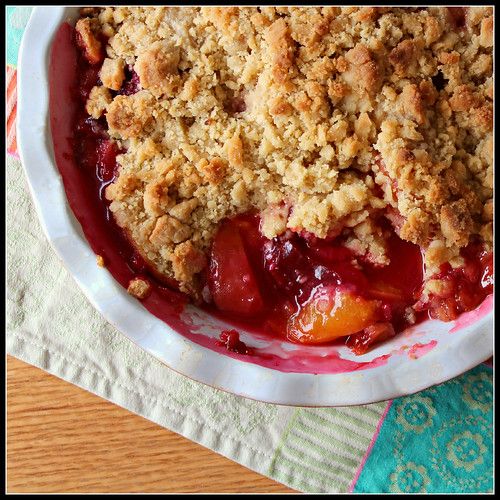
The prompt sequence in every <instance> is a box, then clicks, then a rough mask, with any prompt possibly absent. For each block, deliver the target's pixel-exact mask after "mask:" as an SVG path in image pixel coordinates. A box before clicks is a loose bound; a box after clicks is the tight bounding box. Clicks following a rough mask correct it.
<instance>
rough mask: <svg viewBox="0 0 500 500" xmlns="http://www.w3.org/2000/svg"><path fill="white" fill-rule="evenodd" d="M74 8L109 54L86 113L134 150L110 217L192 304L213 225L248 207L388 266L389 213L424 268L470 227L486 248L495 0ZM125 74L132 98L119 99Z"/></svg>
mask: <svg viewBox="0 0 500 500" xmlns="http://www.w3.org/2000/svg"><path fill="white" fill-rule="evenodd" d="M83 15H86V16H90V17H83V18H82V19H80V20H79V21H78V23H77V25H76V31H77V34H78V36H77V39H78V40H79V42H78V43H79V44H80V45H81V46H82V47H83V48H84V54H85V57H86V58H87V59H88V60H89V62H91V63H93V64H97V63H98V62H102V60H104V62H103V65H102V68H101V73H100V78H101V81H102V86H98V87H94V88H93V89H92V91H91V93H90V96H89V100H88V102H87V111H88V113H89V114H90V115H91V116H92V117H94V118H99V117H101V116H103V115H104V116H105V118H106V120H107V123H108V126H109V133H110V135H111V137H112V138H113V139H114V140H116V142H117V143H118V144H119V146H120V148H122V149H123V150H125V151H126V152H125V153H123V154H121V155H120V156H118V164H119V171H118V175H117V177H116V179H115V181H114V182H113V183H112V184H110V185H109V186H108V188H107V190H106V197H107V199H108V200H109V201H110V202H111V205H110V209H111V211H112V212H113V214H114V217H115V219H116V221H117V223H118V225H119V226H120V227H122V228H123V229H124V231H125V233H126V234H127V235H128V237H129V238H130V240H131V241H132V242H133V243H134V245H135V246H136V248H137V249H138V251H139V252H140V253H141V255H142V256H143V257H144V258H145V259H146V260H147V261H148V262H150V263H151V264H152V265H153V266H154V268H155V269H156V270H157V271H158V272H159V273H161V274H164V275H165V276H168V277H174V278H175V279H176V280H178V281H179V284H180V288H181V290H183V291H186V292H188V293H190V294H191V295H193V296H195V297H199V296H200V294H201V290H200V279H199V273H200V271H202V269H203V268H204V266H205V264H206V253H207V250H208V248H209V247H210V244H211V241H212V239H213V236H214V234H215V231H216V229H217V227H218V224H219V223H220V222H221V221H222V220H223V219H224V218H226V217H229V216H232V215H235V214H238V213H243V212H247V211H250V210H256V211H259V212H260V213H261V215H262V224H261V230H262V232H263V234H264V235H265V236H266V237H268V238H272V237H274V236H277V235H279V234H282V233H283V232H285V231H286V230H287V229H290V230H292V231H297V232H306V233H312V234H314V235H315V236H317V237H319V238H325V237H327V236H332V235H336V234H340V233H342V234H345V236H346V238H347V243H346V244H347V246H348V247H349V248H351V249H352V250H353V251H355V252H356V253H359V254H360V255H367V256H369V258H370V259H371V260H372V261H373V262H375V263H378V264H380V265H385V264H387V255H386V252H385V245H384V238H383V234H382V232H381V229H380V227H379V226H378V225H377V223H376V216H378V215H379V214H384V215H385V216H386V217H387V218H388V219H389V220H390V221H391V222H392V224H393V225H394V227H395V228H396V230H397V232H398V234H399V235H400V236H401V238H403V239H405V240H408V241H411V242H413V243H416V244H418V245H420V246H421V247H422V248H423V249H424V250H425V261H426V265H427V273H428V274H429V275H430V274H432V273H433V272H435V271H436V269H437V267H438V266H439V265H440V264H441V263H443V262H450V263H452V265H459V262H460V257H459V250H460V248H461V247H463V246H465V245H466V244H467V243H468V242H469V241H470V239H471V237H472V236H473V235H480V237H481V238H482V239H483V240H484V242H485V243H486V245H490V244H491V243H492V219H493V201H492V198H493V133H492V132H493V131H492V128H493V54H492V52H493V50H492V47H493V10H492V8H490V7H469V8H465V9H463V10H456V9H447V8H440V7H430V8H427V9H422V8H392V7H391V8H390V7H362V8H357V7H344V8H342V7H314V8H313V7H260V8H251V7H201V8H191V7H189V8H188V7H183V8H178V7H107V8H102V9H91V10H87V11H85V13H84V14H83ZM102 37H105V38H107V42H106V44H105V46H104V42H102V40H104V39H105V38H102ZM103 51H105V54H103ZM126 69H127V71H133V72H135V73H136V74H137V75H138V79H139V82H140V90H139V91H138V92H137V93H134V94H131V95H120V94H117V93H116V91H119V90H120V87H121V85H122V84H123V82H124V79H125V73H126Z"/></svg>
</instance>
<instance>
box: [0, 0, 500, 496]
mask: <svg viewBox="0 0 500 500" xmlns="http://www.w3.org/2000/svg"><path fill="white" fill-rule="evenodd" d="M28 16H29V10H28V8H25V7H9V8H8V9H7V34H8V41H7V49H8V50H7V56H8V61H7V62H8V64H9V68H8V71H7V73H8V78H9V82H10V83H12V82H14V83H15V64H16V57H17V50H18V44H19V41H20V38H21V35H22V30H23V27H24V25H25V23H26V20H27V18H28ZM13 86H15V85H14V84H12V85H10V86H9V89H10V90H9V92H8V98H9V103H8V115H9V116H8V119H9V122H8V123H9V124H11V122H12V113H14V114H15V89H14V92H12V89H11V87H13ZM9 151H10V152H12V153H14V154H15V139H14V140H13V141H9ZM6 343H7V351H8V353H9V354H11V355H13V356H15V357H17V358H19V359H22V360H23V361H26V362H28V363H30V364H32V365H35V366H38V367H40V368H42V369H43V370H46V371H48V372H50V373H52V374H54V375H56V376H58V377H60V378H62V379H64V380H67V381H69V382H71V383H73V384H75V385H78V386H80V387H82V388H84V389H86V390H88V391H91V392H93V393H95V394H97V395H99V396H102V397H103V398H106V399H108V400H110V401H112V402H114V403H116V404H118V405H120V406H122V407H124V408H127V409H128V410H130V411H132V412H134V413H137V414H139V415H142V416H143V417H145V418H147V419H149V420H151V421H153V422H156V423H157V424H158V425H161V426H163V427H166V428H168V429H170V430H172V431H175V432H177V433H179V434H181V435H183V436H185V437H187V438H189V439H191V440H193V441H196V442H197V443H200V444H202V445H204V446H206V447H207V448H210V449H212V450H214V451H216V452H218V453H220V454H222V455H224V456H226V457H228V458H230V459H232V460H234V461H236V462H239V463H240V464H242V465H245V466H246V467H249V468H250V469H253V470H255V471H257V472H259V473H261V474H264V475H266V476H269V477H271V478H273V479H275V480H277V481H280V482H282V483H284V484H286V485H288V486H290V487H292V488H295V489H297V490H300V491H303V492H348V491H353V492H379V493H383V492H443V493H445V492H446V493H448V492H449V493H451V492H464V493H465V492H478V493H484V492H492V491H493V429H492V425H493V410H492V400H493V389H492V369H491V367H490V366H487V365H484V364H483V365H480V366H478V367H476V368H475V369H473V370H471V371H470V372H468V373H467V374H465V375H462V376H461V377H459V378H457V379H455V380H452V381H450V382H447V383H445V384H442V385H440V386H437V387H434V388H431V389H428V390H426V391H424V392H422V393H419V394H417V395H413V396H409V397H405V398H400V399H396V400H393V401H389V402H384V403H377V404H372V405H367V406H359V407H350V408H335V409H325V408H318V409H307V408H293V407H280V406H276V405H271V404H265V403H259V402H255V401H250V400H247V399H243V398H239V397H236V396H232V395H230V394H227V393H224V392H221V391H218V390H215V389H212V388H210V387H207V386H205V385H202V384H199V383H196V382H193V381H191V380H189V379H187V378H185V377H183V376H182V375H179V374H177V373H175V372H173V371H172V370H170V369H169V368H167V367H166V366H165V365H163V364H162V363H160V362H159V361H157V360H156V359H155V358H153V357H152V356H150V355H149V354H147V353H146V352H144V351H142V350H141V349H140V348H139V347H137V346H136V345H135V344H133V343H132V342H131V341H129V340H128V339H127V338H126V337H125V336H123V335H121V334H120V333H119V332H118V331H116V330H115V329H114V328H113V327H112V326H111V325H110V324H108V323H107V322H106V321H105V320H104V319H103V318H102V317H101V316H100V315H99V313H97V311H95V310H94V309H93V307H92V306H91V305H90V303H89V302H88V301H87V300H86V298H85V297H84V295H83V294H82V292H80V290H79V289H78V287H77V285H76V284H75V282H74V281H73V279H72V278H71V276H70V275H69V274H68V272H67V271H66V270H65V269H64V267H63V265H62V264H61V262H60V261H59V260H58V258H57V256H56V255H55V253H54V252H53V251H52V249H51V247H50V245H49V243H48V242H47V240H46V238H45V236H44V234H43V233H42V230H41V228H40V225H39V223H38V220H37V218H36V214H35V212H34V208H33V204H32V202H31V199H30V195H29V192H28V189H27V184H26V180H25V178H24V174H23V171H22V167H21V165H20V163H19V161H18V160H17V159H16V157H15V156H9V157H8V162H7V340H6Z"/></svg>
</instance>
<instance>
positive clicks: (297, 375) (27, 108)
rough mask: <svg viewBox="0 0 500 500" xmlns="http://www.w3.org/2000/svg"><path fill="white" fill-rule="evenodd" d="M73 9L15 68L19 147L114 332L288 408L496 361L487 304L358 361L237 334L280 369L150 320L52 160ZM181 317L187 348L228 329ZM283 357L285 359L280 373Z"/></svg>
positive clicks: (353, 397)
mask: <svg viewBox="0 0 500 500" xmlns="http://www.w3.org/2000/svg"><path fill="white" fill-rule="evenodd" d="M77 10H78V9H77V8H74V7H37V8H35V9H34V10H33V13H32V16H31V19H30V22H29V24H28V26H27V28H26V32H25V35H24V38H23V42H22V45H21V51H20V59H19V69H18V72H19V73H18V92H19V102H18V146H19V152H20V156H21V159H22V162H23V165H24V169H25V172H26V175H27V178H28V181H29V185H30V189H31V193H32V196H33V199H34V202H35V206H36V210H37V212H38V215H39V218H40V221H41V223H42V226H43V229H44V231H45V234H46V236H47V238H48V240H49V241H50V243H51V244H52V246H53V248H54V250H55V251H56V252H57V254H58V255H59V257H60V258H61V259H62V261H63V263H64V265H65V266H66V268H67V269H68V270H69V272H70V273H71V274H72V275H73V277H74V278H75V280H76V282H77V283H78V285H79V286H80V288H81V289H82V291H83V292H84V293H85V295H86V296H87V298H88V299H89V300H90V301H91V303H92V304H93V305H94V307H95V308H96V309H97V310H98V311H99V312H100V313H101V314H102V315H103V316H104V317H105V318H106V319H107V320H108V321H109V322H110V323H111V324H113V325H114V326H115V327H116V328H117V329H118V330H120V331H121V332H122V333H123V334H124V335H126V336H127V337H128V338H129V339H131V340H132V341H133V342H135V343H136V344H137V345H138V346H140V347H141V348H143V349H144V350H146V351H147V352H149V353H150V354H151V355H153V356H155V357H156V358H158V359H160V360H161V361H162V362H164V363H165V364H166V365H167V366H169V367H170V368H172V369H174V370H176V371H178V372H180V373H182V374H184V375H186V376H188V377H190V378H192V379H195V380H197V381H200V382H203V383H205V384H208V385H211V386H213V387H217V388H220V389H223V390H226V391H229V392H232V393H234V394H238V395H241V396H246V397H249V398H252V399H256V400H260V401H267V402H272V403H278V404H288V405H304V406H342V405H355V404H366V403H371V402H375V401H381V400H385V399H390V398H394V397H398V396H402V395H406V394H412V393H415V392H417V391H420V390H422V389H425V388H427V387H429V386H431V385H434V384H437V383H440V382H443V381H446V380H448V379H450V378H453V377H455V376H457V375H459V374H461V373H463V372H465V371H467V370H468V369H470V368H472V367H474V366H475V365H477V364H479V363H481V362H482V361H485V360H486V359H488V358H489V357H491V356H492V354H493V301H492V297H491V296H490V297H489V298H488V299H486V301H485V302H484V303H483V304H482V305H481V306H480V307H479V308H478V309H477V310H476V311H472V312H471V313H467V314H466V315H464V316H463V317H461V318H460V319H459V320H458V324H455V323H446V324H445V323H440V322H437V321H427V322H425V323H422V324H420V325H418V326H417V327H414V328H412V329H409V330H408V331H406V332H403V333H402V334H400V335H398V336H396V337H395V338H394V339H392V340H391V341H389V342H386V343H384V344H383V345H380V346H378V347H376V348H375V349H374V350H373V351H371V352H370V353H368V354H366V355H363V356H360V357H356V356H354V355H353V354H352V353H350V351H349V350H348V349H347V348H338V347H336V348H334V349H332V348H330V347H311V348H309V349H305V350H304V349H303V348H301V349H298V348H296V347H295V346H293V345H292V344H289V343H286V342H281V341H275V342H268V341H266V340H263V339H259V338H255V337H252V336H251V335H250V334H248V333H245V332H241V338H242V340H244V341H245V342H246V343H247V344H248V345H250V346H258V347H259V348H260V349H261V350H262V351H264V352H267V353H271V354H273V355H274V356H275V357H277V358H276V359H278V362H277V363H276V365H277V366H278V367H277V368H271V367H266V366H263V365H262V363H261V364H259V362H258V360H257V362H255V360H252V359H251V358H248V357H246V358H245V357H237V356H234V355H231V356H229V355H225V354H223V353H221V352H217V351H215V350H213V349H210V348H207V347H203V346H202V345H200V343H199V342H197V341H193V340H189V339H187V338H186V337H184V336H183V335H181V334H180V333H178V332H176V331H175V330H174V329H172V328H171V327H169V326H168V325H167V324H166V323H164V322H162V321H161V320H159V319H157V318H156V317H155V316H153V315H152V314H151V313H149V312H148V311H147V310H146V309H145V308H144V307H143V306H142V305H141V303H140V302H139V301H137V300H136V299H134V298H132V297H131V296H130V295H128V294H127V292H126V290H124V289H123V288H122V287H121V286H120V285H119V284H118V283H117V282H116V281H115V280H114V278H113V277H112V276H111V275H110V274H109V273H108V272H107V271H106V270H105V269H102V268H100V267H98V266H97V265H96V258H95V254H94V253H93V252H92V250H91V249H90V247H89V245H88V243H87V241H86V240H85V237H84V235H83V232H82V230H81V227H80V225H79V223H78V221H77V220H76V219H75V217H74V216H73V213H72V211H71V209H70V208H69V205H68V203H67V200H66V194H65V191H64V187H63V184H62V181H61V177H60V175H59V172H58V169H57V167H56V165H55V162H54V159H53V151H52V141H51V136H50V127H49V119H48V94H49V87H48V60H49V49H50V46H51V43H52V40H53V36H54V34H55V32H56V30H57V28H58V27H59V26H60V24H61V23H62V22H64V21H68V20H69V21H71V19H72V18H74V17H75V15H76V13H77ZM185 318H186V321H187V322H188V323H190V324H191V325H192V326H193V328H194V330H195V331H196V335H195V336H194V337H193V336H191V337H190V339H194V340H196V339H197V338H199V339H200V341H202V340H204V342H202V343H204V344H207V339H210V337H216V336H217V335H218V334H219V333H220V331H221V330H222V329H223V328H224V325H223V324H221V323H220V322H219V321H217V320H214V319H213V318H210V317H208V316H207V315H206V313H203V312H201V311H199V310H196V308H194V307H191V306H190V307H188V308H187V310H186V313H185ZM464 325H465V326H464ZM197 336H199V337H197ZM306 351H307V352H306ZM304 352H305V353H306V354H304V360H305V361H304V362H303V361H302V360H301V356H302V355H303V353H304ZM313 355H314V356H315V357H316V359H319V360H320V361H321V366H323V368H321V369H320V370H315V368H314V363H312V362H311V357H312V356H313ZM331 356H334V357H336V358H339V359H340V361H341V363H340V364H341V365H342V363H344V364H345V362H347V363H349V361H350V360H351V361H355V362H358V363H365V362H366V363H370V362H371V365H370V367H368V364H367V365H366V366H360V367H358V368H357V369H355V370H353V371H349V370H352V366H351V367H350V368H348V369H339V367H338V366H339V365H338V363H337V365H335V363H333V365H335V366H336V367H335V368H332V370H331V371H333V372H336V373H328V371H329V369H328V368H326V369H325V368H324V367H325V366H328V360H329V359H330V357H331ZM280 358H283V363H281V364H280V362H279V359H280ZM291 360H292V361H293V363H292V361H291ZM337 361H338V360H337ZM268 366H269V363H268ZM284 366H285V367H286V368H283V367H284ZM292 366H295V367H297V368H296V369H294V368H291V367H292ZM318 366H319V365H318ZM283 370H287V371H283ZM315 371H316V372H318V371H319V372H320V373H314V372H315Z"/></svg>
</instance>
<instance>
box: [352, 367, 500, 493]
mask: <svg viewBox="0 0 500 500" xmlns="http://www.w3.org/2000/svg"><path fill="white" fill-rule="evenodd" d="M492 491H493V372H492V369H491V368H490V367H488V366H486V365H484V364H483V365H480V366H478V367H476V368H474V369H473V370H471V371H469V372H468V373H466V374H464V375H462V376H461V377H458V378H456V379H454V380H451V381H449V382H446V383H445V384H441V385H439V386H436V387H432V388H430V389H427V390H426V391H423V392H421V393H419V394H415V395H413V396H409V397H406V398H400V399H395V400H394V402H393V404H392V406H391V408H390V410H389V412H388V414H387V417H386V419H385V421H384V423H383V425H382V428H381V430H380V434H379V436H378V439H377V441H376V442H375V445H374V447H373V449H372V452H371V454H370V456H369V457H368V459H367V461H366V464H365V466H364V468H363V470H362V471H361V474H360V476H359V479H358V481H357V483H356V485H355V487H354V492H358V493H417V492H418V493H424V492H427V493H488V492H492Z"/></svg>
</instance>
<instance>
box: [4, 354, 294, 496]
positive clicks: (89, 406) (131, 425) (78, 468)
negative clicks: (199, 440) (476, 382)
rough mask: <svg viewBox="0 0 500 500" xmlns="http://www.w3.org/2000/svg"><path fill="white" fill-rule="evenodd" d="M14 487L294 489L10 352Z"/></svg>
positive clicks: (10, 457)
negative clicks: (15, 356) (34, 365)
mask: <svg viewBox="0 0 500 500" xmlns="http://www.w3.org/2000/svg"><path fill="white" fill-rule="evenodd" d="M7 491H8V492H9V493H14V492H16V493H21V492H25V493H35V492H58V493H63V492H80V493H90V492H93V493H97V492H103V493H111V492H113V493H118V492H125V493H135V492H145V493H159V492H178V493H181V492H185V493H188V492H189V493H194V492H203V493H219V492H220V493H223V492H226V493H250V492H252V493H287V492H292V490H290V489H289V488H287V487H285V486H283V485H282V484H279V483H277V482H275V481H272V480H270V479H268V478H266V477H264V476H261V475H260V474H257V473H255V472H253V471H250V470H249V469H247V468H245V467H242V466H241V465H238V464H236V463H235V462H232V461H231V460H228V459H226V458H224V457H222V456H220V455H218V454H217V453H214V452H213V451H210V450H208V449H206V448H204V447H202V446H200V445H198V444H196V443H193V442H192V441H189V440H187V439H185V438H183V437H181V436H179V435H178V434H175V433H173V432H170V431H168V430H167V429H164V428H163V427H160V426H158V425H156V424H153V423H152V422H150V421H148V420H146V419H144V418H142V417H139V416H137V415H135V414H133V413H130V412H129V411H127V410H124V409H123V408H120V407H118V406H116V405H114V404H112V403H109V402H108V401H106V400H104V399H101V398H100V397H98V396H96V395H94V394H91V393H89V392H87V391H84V390H82V389H80V388H78V387H76V386H74V385H72V384H69V383H67V382H64V381H63V380H61V379H58V378H57V377H54V376H52V375H49V374H47V373H46V372H44V371H42V370H39V369H38V368H35V367H33V366H31V365H28V364H26V363H23V362H22V361H19V360H18V359H16V358H13V357H11V356H8V357H7Z"/></svg>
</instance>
